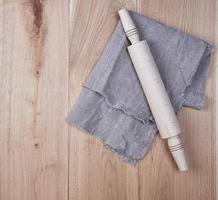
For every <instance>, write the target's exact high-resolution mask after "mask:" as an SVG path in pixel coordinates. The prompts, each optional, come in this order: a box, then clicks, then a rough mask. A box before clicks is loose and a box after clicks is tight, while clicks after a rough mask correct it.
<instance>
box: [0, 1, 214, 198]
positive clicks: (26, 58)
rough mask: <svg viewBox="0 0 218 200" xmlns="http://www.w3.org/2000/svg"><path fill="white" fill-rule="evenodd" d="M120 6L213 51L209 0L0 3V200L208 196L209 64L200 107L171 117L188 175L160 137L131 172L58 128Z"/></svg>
mask: <svg viewBox="0 0 218 200" xmlns="http://www.w3.org/2000/svg"><path fill="white" fill-rule="evenodd" d="M123 6H124V7H127V8H128V9H132V10H137V11H138V12H140V13H142V14H144V15H147V16H150V17H152V18H154V19H157V20H159V21H161V22H164V23H166V24H168V25H171V26H173V27H176V28H179V29H181V30H184V31H186V32H188V33H191V34H193V35H196V36H199V37H201V38H202V39H204V40H206V41H208V42H210V43H211V44H214V36H215V33H214V20H215V19H214V18H215V17H214V16H215V0H198V1H197V0H166V1H161V0H132V1H130V0H122V1H117V0H101V1H99V0H83V1H80V0H70V1H61V0H54V1H51V0H0V199H1V200H50V199H51V200H65V199H72V200H144V199H148V200H152V199H153V200H170V199H172V200H174V199H177V200H183V199H186V200H196V199H198V200H202V199H207V200H213V199H215V119H214V117H215V109H214V108H215V73H214V72H215V67H214V62H213V61H212V63H211V70H210V74H209V80H208V81H207V86H206V105H205V108H204V109H203V110H202V111H196V110H193V109H188V108H184V109H183V110H182V111H181V113H180V114H179V121H180V122H181V125H182V127H183V129H184V133H183V134H182V137H183V140H184V143H185V149H186V151H187V155H188V161H189V164H190V168H191V170H190V171H189V172H188V173H180V172H178V171H177V169H176V167H175V165H173V161H172V160H171V158H170V155H169V152H168V149H167V147H166V145H165V144H164V143H163V142H162V141H161V140H160V138H159V137H158V136H157V137H156V139H155V142H154V144H153V147H152V149H151V150H150V152H149V154H148V155H147V156H146V158H145V159H144V160H142V161H140V162H139V163H138V164H137V165H136V166H135V167H132V166H130V165H128V164H127V163H125V162H123V161H120V160H119V158H118V156H117V155H115V154H114V153H112V152H111V151H110V150H108V149H107V148H105V146H104V145H103V144H102V143H100V142H99V141H98V140H97V139H96V138H93V137H91V136H88V135H86V134H84V133H82V132H81V131H80V130H78V129H76V128H74V127H73V126H68V124H67V123H66V122H65V117H66V116H67V113H68V112H69V110H70V109H71V108H72V107H73V105H74V103H75V102H76V100H77V98H78V96H79V94H80V92H81V90H82V84H83V83H84V81H85V79H86V77H87V76H88V74H89V72H90V71H91V69H92V67H93V66H94V64H95V63H96V62H97V60H98V59H99V57H100V55H101V53H102V51H103V49H104V47H105V45H106V44H107V42H108V40H109V38H110V36H111V34H112V32H113V30H114V28H115V26H116V24H117V21H118V15H117V11H118V10H119V9H120V8H121V7H123ZM69 11H70V13H69ZM69 26H70V30H68V29H69V28H68V27H69ZM69 47H70V49H69ZM69 50H70V51H69ZM69 53H70V54H69ZM69 55H70V57H69Z"/></svg>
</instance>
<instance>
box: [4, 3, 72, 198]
mask: <svg viewBox="0 0 218 200" xmlns="http://www.w3.org/2000/svg"><path fill="white" fill-rule="evenodd" d="M0 5H1V6H0V20H1V21H0V27H1V28H0V30H1V31H0V48H1V51H0V56H1V60H0V63H1V66H0V67H1V68H0V69H1V73H0V87H1V88H0V98H1V100H0V188H1V190H0V199H1V200H12V199H14V200H30V199H31V200H34V199H46V200H48V199H52V200H55V199H63V200H64V199H68V125H67V124H66V122H65V121H64V117H65V116H66V113H67V112H68V49H69V48H68V44H69V41H68V36H69V34H68V17H69V16H68V3H67V2H66V1H65V2H63V1H61V0H55V1H43V0H41V1H39V0H23V1H16V0H14V1H10V0H1V3H0Z"/></svg>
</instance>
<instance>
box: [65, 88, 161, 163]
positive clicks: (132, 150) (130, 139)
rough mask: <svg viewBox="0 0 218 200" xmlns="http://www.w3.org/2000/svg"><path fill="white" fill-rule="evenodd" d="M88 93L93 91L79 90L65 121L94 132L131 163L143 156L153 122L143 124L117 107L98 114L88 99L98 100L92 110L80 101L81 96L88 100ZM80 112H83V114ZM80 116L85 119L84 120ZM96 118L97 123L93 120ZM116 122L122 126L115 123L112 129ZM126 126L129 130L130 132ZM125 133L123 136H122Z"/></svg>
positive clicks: (86, 131)
mask: <svg viewBox="0 0 218 200" xmlns="http://www.w3.org/2000/svg"><path fill="white" fill-rule="evenodd" d="M83 90H86V91H88V89H87V88H83ZM91 93H92V95H96V94H95V92H94V91H91V90H89V91H88V94H87V93H85V94H84V93H83V94H82V95H81V96H80V97H79V99H78V100H77V103H76V104H77V105H76V106H75V107H74V108H75V109H73V110H72V111H71V112H70V113H69V115H68V117H67V119H66V121H67V122H68V123H70V124H72V125H74V126H75V127H77V128H79V129H80V130H82V131H83V132H85V133H86V134H89V135H95V136H96V137H97V139H99V140H100V141H101V142H102V143H104V144H106V145H107V147H108V148H109V149H111V150H112V151H113V152H115V153H117V154H118V155H119V157H120V159H121V160H124V161H127V162H128V163H130V164H132V165H135V164H136V163H137V161H138V160H141V159H143V158H144V156H145V155H146V154H147V152H148V151H149V149H150V147H151V145H152V143H153V138H154V135H155V133H156V132H157V128H156V125H155V124H154V123H152V122H148V123H146V124H143V123H142V122H141V121H139V120H137V119H134V118H133V117H131V116H129V115H126V113H124V112H122V111H120V110H117V109H113V108H111V107H110V106H109V107H108V108H107V112H106V113H103V115H102V113H100V112H99V107H98V106H99V105H100V103H99V102H97V103H96V102H94V99H92V103H96V105H97V104H98V105H97V107H98V109H96V110H95V111H94V112H92V111H90V110H89V108H87V107H89V105H87V104H84V97H85V96H86V97H87V100H88V99H89V103H90V96H89V95H90V94H91ZM84 95H85V96H84ZM97 95H98V94H97ZM88 96H89V97H88ZM86 97H85V98H86ZM101 98H102V97H101ZM80 100H82V101H80ZM85 101H86V100H85ZM102 103H103V104H106V102H105V101H102ZM81 106H82V107H81ZM104 106H105V105H104ZM104 106H103V107H104ZM106 106H107V105H106ZM103 107H102V105H101V108H100V110H101V111H104V108H103ZM108 110H109V112H108ZM84 114H85V115H86V116H84ZM81 118H82V119H83V121H82V120H81ZM113 118H114V119H113ZM84 120H85V121H86V120H87V121H86V122H85V123H84ZM118 120H121V121H118ZM97 121H98V123H96V122H97ZM105 121H107V123H108V124H109V126H108V124H107V125H105ZM116 122H117V123H118V124H122V125H123V123H125V125H124V126H122V127H121V126H119V125H118V126H117V129H116V128H115V127H116V124H115V123H116ZM130 130H131V131H132V132H130ZM116 131H117V132H116ZM126 134H127V135H128V136H127V137H126V136H125V135H126Z"/></svg>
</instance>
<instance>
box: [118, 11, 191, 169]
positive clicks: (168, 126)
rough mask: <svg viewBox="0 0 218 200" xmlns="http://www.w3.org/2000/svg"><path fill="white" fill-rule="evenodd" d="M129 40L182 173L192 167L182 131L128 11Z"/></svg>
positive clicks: (124, 21) (125, 18) (123, 13)
mask: <svg viewBox="0 0 218 200" xmlns="http://www.w3.org/2000/svg"><path fill="white" fill-rule="evenodd" d="M119 15H120V19H121V22H122V25H123V28H124V31H125V33H126V36H127V37H128V39H129V40H130V42H131V43H132V45H130V46H128V52H129V55H130V58H131V60H132V63H133V65H134V67H135V70H136V73H137V75H138V78H139V80H140V83H141V86H142V88H143V90H144V93H145V96H146V98H147V101H148V104H149V106H150V109H151V112H152V114H153V116H154V119H155V122H156V124H157V127H158V130H159V132H160V135H161V138H163V139H167V143H168V147H169V149H170V152H171V154H172V156H173V158H174V160H175V162H176V164H177V166H178V168H179V170H180V171H186V170H187V169H188V165H187V162H186V158H185V153H184V149H183V145H182V142H181V140H180V138H179V134H180V133H181V128H180V125H179V123H178V120H177V117H176V114H175V112H174V110H173V107H172V105H171V102H170V99H169V97H168V94H167V91H166V89H165V87H164V84H163V81H162V79H161V76H160V73H159V71H158V68H157V66H156V64H155V61H154V58H153V56H152V54H151V51H150V49H149V46H148V44H147V42H146V41H145V40H143V41H140V40H139V35H138V31H137V28H136V26H135V24H134V22H133V20H132V18H131V17H130V15H129V13H128V11H127V10H126V9H122V10H120V11H119Z"/></svg>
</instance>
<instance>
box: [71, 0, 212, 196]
mask: <svg viewBox="0 0 218 200" xmlns="http://www.w3.org/2000/svg"><path fill="white" fill-rule="evenodd" d="M122 6H125V7H127V8H129V9H133V10H137V11H139V12H141V13H143V14H144V15H147V16H150V17H152V18H154V19H157V20H159V21H161V22H164V23H166V24H168V25H170V26H173V27H176V28H178V29H180V30H184V31H186V32H188V33H191V34H193V35H195V36H198V37H200V38H202V39H204V40H206V41H208V42H210V43H211V44H214V16H215V13H214V6H215V1H214V0H209V1H206V0H199V1H195V0H189V1H188V0H182V1H181V0H176V1H174V0H168V1H161V0H136V1H135V2H134V3H133V2H132V1H122V2H120V1H89V0H86V1H83V2H82V1H73V3H71V11H72V13H71V20H70V21H71V22H72V23H71V27H70V28H71V44H70V67H71V69H70V103H71V104H70V106H71V107H72V106H73V105H74V103H75V101H76V99H77V98H78V96H79V94H80V92H81V86H82V83H83V82H84V81H85V79H86V77H87V76H88V73H89V72H90V71H91V69H92V67H93V66H94V64H95V63H96V61H97V60H98V58H99V57H100V55H101V52H102V50H103V49H104V47H105V45H106V43H107V41H108V39H109V38H110V36H111V33H112V31H113V29H114V27H115V25H116V23H117V20H118V16H117V11H118V10H119V8H121V7H122ZM96 41H98V42H96ZM214 94H215V73H214V64H213V62H212V63H211V70H210V74H209V80H208V81H207V85H206V105H205V107H204V109H203V110H202V111H196V110H193V109H188V108H186V109H185V108H184V109H182V111H181V112H180V114H179V120H180V122H181V124H182V127H183V129H184V133H183V135H182V137H183V140H184V143H185V148H186V151H187V155H188V160H189V164H190V168H191V169H190V171H189V172H188V173H180V172H178V171H177V169H176V167H175V165H172V163H173V162H172V160H171V158H170V155H169V152H168V149H167V148H166V146H165V145H164V143H163V142H162V141H161V140H160V138H159V137H157V138H156V140H155V142H154V145H153V147H152V149H151V151H150V152H149V154H148V155H147V156H146V158H145V159H144V160H143V161H141V162H139V164H138V165H137V166H136V167H135V168H134V167H132V166H129V165H128V164H126V163H123V162H122V161H120V160H119V159H118V158H117V156H116V155H114V154H113V153H111V152H110V151H109V150H107V149H105V147H104V146H103V145H102V144H101V143H100V142H99V141H97V140H96V139H95V138H93V137H90V136H88V135H86V134H84V133H82V132H81V131H80V130H78V129H76V128H74V127H71V140H70V141H71V144H70V162H69V163H70V166H69V167H70V174H69V180H70V182H69V183H70V185H69V194H70V195H69V196H70V198H72V199H89V200H91V199H95V200H98V199H99V200H100V199H104V200H107V199H108V200H109V199H136V200H140V199H192V200H195V199H211V200H212V199H214V198H215V143H214V139H215V121H214V116H215V112H214V110H215V95H214Z"/></svg>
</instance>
